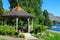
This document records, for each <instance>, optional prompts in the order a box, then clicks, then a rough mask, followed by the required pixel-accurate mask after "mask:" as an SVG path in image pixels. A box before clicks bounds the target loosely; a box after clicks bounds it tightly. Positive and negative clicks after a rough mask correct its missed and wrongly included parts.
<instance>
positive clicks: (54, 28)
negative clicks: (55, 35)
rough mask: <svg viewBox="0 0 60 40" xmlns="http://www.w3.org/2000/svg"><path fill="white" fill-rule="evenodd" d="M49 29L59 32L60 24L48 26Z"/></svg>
mask: <svg viewBox="0 0 60 40" xmlns="http://www.w3.org/2000/svg"><path fill="white" fill-rule="evenodd" d="M49 30H53V31H59V32H60V24H55V25H54V26H53V27H52V28H50V29H49Z"/></svg>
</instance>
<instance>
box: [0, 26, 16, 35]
mask: <svg viewBox="0 0 60 40" xmlns="http://www.w3.org/2000/svg"><path fill="white" fill-rule="evenodd" d="M15 33H16V30H15V28H14V27H12V26H8V25H4V26H0V35H11V36H13V35H15Z"/></svg>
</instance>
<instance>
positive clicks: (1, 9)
mask: <svg viewBox="0 0 60 40" xmlns="http://www.w3.org/2000/svg"><path fill="white" fill-rule="evenodd" d="M2 13H3V4H2V0H0V14H2Z"/></svg>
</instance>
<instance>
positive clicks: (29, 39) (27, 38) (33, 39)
mask: <svg viewBox="0 0 60 40" xmlns="http://www.w3.org/2000/svg"><path fill="white" fill-rule="evenodd" d="M22 34H24V35H25V39H24V38H15V37H11V36H3V35H0V38H3V39H6V40H42V39H38V38H36V37H34V36H32V35H31V34H30V33H22Z"/></svg>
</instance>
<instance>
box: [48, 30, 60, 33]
mask: <svg viewBox="0 0 60 40" xmlns="http://www.w3.org/2000/svg"><path fill="white" fill-rule="evenodd" d="M47 31H50V32H55V33H60V32H59V31H54V30H47Z"/></svg>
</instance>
